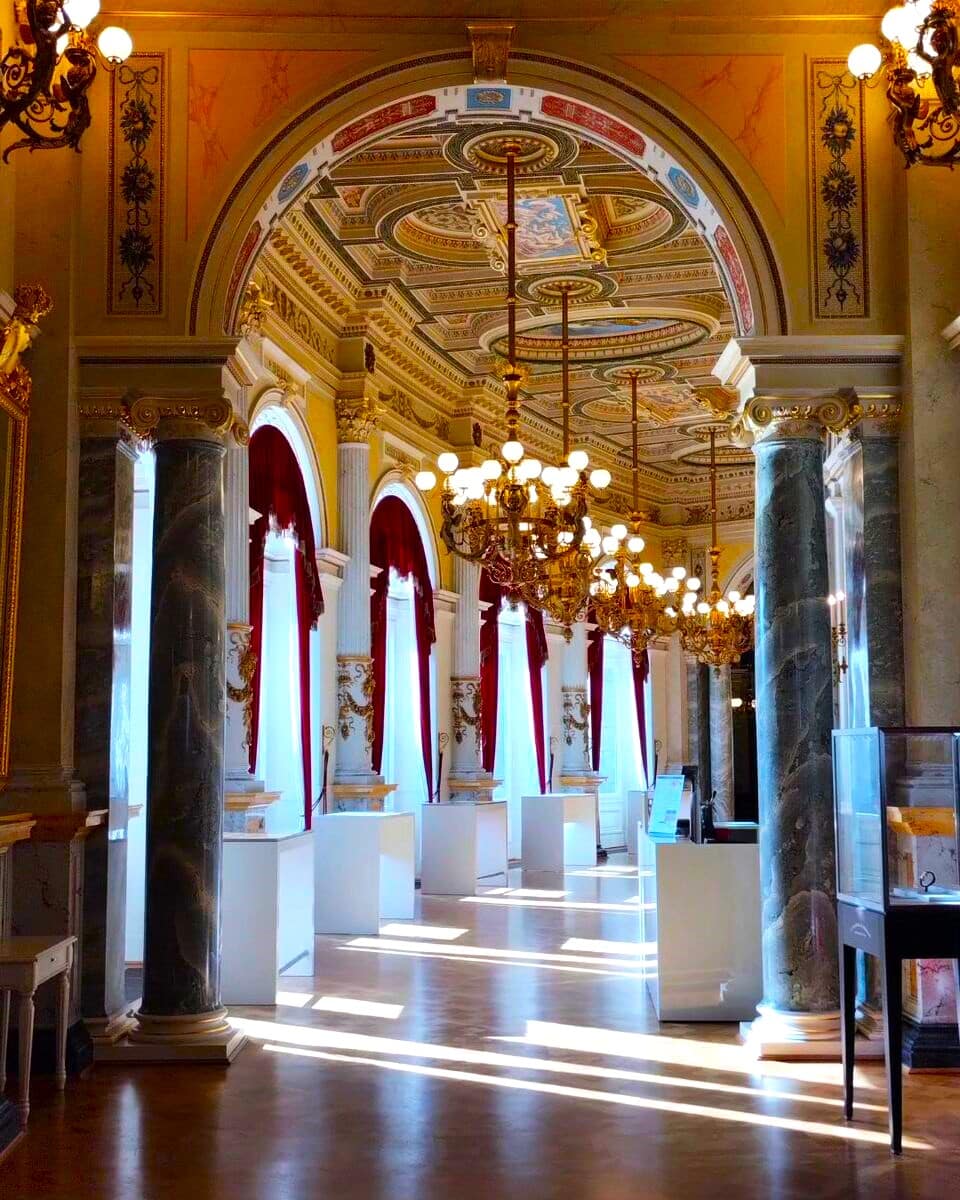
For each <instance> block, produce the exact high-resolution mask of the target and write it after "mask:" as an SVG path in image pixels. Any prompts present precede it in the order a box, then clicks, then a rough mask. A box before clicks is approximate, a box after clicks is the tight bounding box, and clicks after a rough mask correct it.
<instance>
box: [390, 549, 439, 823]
mask: <svg viewBox="0 0 960 1200" xmlns="http://www.w3.org/2000/svg"><path fill="white" fill-rule="evenodd" d="M386 671H387V675H386V696H385V700H384V713H383V722H384V738H383V761H382V763H381V768H380V769H381V771H382V773H383V776H384V778H385V779H386V780H387V782H388V783H395V784H396V785H397V786H396V791H394V792H393V793H391V796H390V807H391V808H392V810H393V811H394V812H412V813H413V814H414V816H415V818H416V822H417V834H418V836H417V845H418V846H419V844H420V838H419V827H420V809H421V806H422V805H424V804H426V803H427V801H428V799H429V797H428V796H427V774H426V771H425V769H424V765H423V749H422V746H421V744H420V734H419V730H420V673H419V657H418V654H417V632H416V621H415V617H414V609H413V584H412V583H411V582H410V580H409V579H400V578H399V577H398V575H397V572H396V570H395V569H394V568H393V567H391V568H390V584H389V587H388V590H387V667H386Z"/></svg>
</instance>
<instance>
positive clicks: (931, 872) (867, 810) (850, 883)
mask: <svg viewBox="0 0 960 1200" xmlns="http://www.w3.org/2000/svg"><path fill="white" fill-rule="evenodd" d="M958 754H960V730H955V729H837V730H834V734H833V791H834V806H835V814H836V834H837V895H838V899H839V900H841V901H845V902H846V903H848V904H854V905H857V906H858V907H863V908H870V909H874V910H875V911H879V912H889V911H890V910H891V909H899V908H901V907H903V906H909V905H949V904H952V903H953V904H960V877H958V872H957V848H958V824H960V786H958V778H960V775H958V771H960V758H958Z"/></svg>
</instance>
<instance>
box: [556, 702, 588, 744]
mask: <svg viewBox="0 0 960 1200" xmlns="http://www.w3.org/2000/svg"><path fill="white" fill-rule="evenodd" d="M562 696H563V716H562V718H561V724H562V726H563V740H564V742H566V744H567V745H568V746H572V745H573V743H574V741H575V740H576V738H577V736H578V735H579V736H580V738H581V740H582V741H583V752H584V755H587V754H589V753H590V703H589V701H588V700H587V689H586V688H583V687H564V688H563V689H562Z"/></svg>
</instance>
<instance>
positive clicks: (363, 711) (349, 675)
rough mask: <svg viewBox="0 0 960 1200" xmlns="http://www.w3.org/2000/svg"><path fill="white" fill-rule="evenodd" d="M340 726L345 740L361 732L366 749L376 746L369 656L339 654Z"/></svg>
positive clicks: (338, 701)
mask: <svg viewBox="0 0 960 1200" xmlns="http://www.w3.org/2000/svg"><path fill="white" fill-rule="evenodd" d="M355 718H356V720H357V721H359V725H358V724H356V723H355V720H354V719H355ZM337 725H338V728H339V733H340V737H341V739H342V740H343V741H344V742H346V741H349V740H351V739H352V738H353V737H354V736H355V734H356V733H358V732H362V734H363V738H364V741H365V743H366V747H367V750H368V751H369V750H370V748H371V747H372V746H373V661H372V659H370V658H369V657H368V656H367V655H361V654H338V655H337Z"/></svg>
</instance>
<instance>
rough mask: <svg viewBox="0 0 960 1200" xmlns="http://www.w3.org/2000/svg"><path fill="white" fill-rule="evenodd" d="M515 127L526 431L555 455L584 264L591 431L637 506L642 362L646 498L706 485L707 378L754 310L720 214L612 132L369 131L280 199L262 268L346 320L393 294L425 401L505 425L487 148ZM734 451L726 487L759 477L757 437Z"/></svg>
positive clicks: (741, 490) (576, 417) (584, 363)
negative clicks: (746, 306) (665, 180)
mask: <svg viewBox="0 0 960 1200" xmlns="http://www.w3.org/2000/svg"><path fill="white" fill-rule="evenodd" d="M506 132H513V133H520V135H521V136H522V138H523V140H524V147H525V154H526V159H525V160H522V163H521V166H522V170H521V178H520V180H519V182H518V224H519V230H518V260H519V273H520V284H519V289H518V290H519V296H520V299H519V306H518V327H519V338H518V345H519V351H520V356H521V358H522V359H523V360H524V361H525V362H526V364H527V365H528V367H529V370H530V377H529V383H528V386H527V387H526V390H525V407H524V421H525V425H526V430H527V438H528V440H529V441H530V442H531V444H532V445H534V446H536V447H537V448H538V449H539V450H540V452H541V453H550V452H551V451H552V454H553V456H554V457H556V456H557V454H558V451H559V442H560V419H561V405H560V336H559V333H560V327H559V313H558V309H557V305H556V291H555V284H556V282H557V280H559V279H562V278H567V279H572V280H574V281H575V282H576V284H577V286H578V288H579V291H578V293H577V294H576V295H575V297H574V299H573V300H572V302H571V311H570V315H571V379H570V384H571V396H572V402H573V403H572V430H573V439H574V443H575V444H576V445H583V446H586V447H587V448H588V449H589V450H590V451H591V456H592V457H593V458H595V459H597V460H598V461H603V462H604V463H606V464H608V465H610V466H611V467H612V468H613V469H614V471H615V477H616V479H617V482H618V485H619V487H620V488H621V489H622V491H621V497H620V502H619V507H623V506H624V503H625V491H626V484H627V478H628V475H629V461H630V460H629V456H630V425H629V393H628V383H627V374H626V373H627V370H628V369H629V368H638V367H639V368H640V369H641V371H642V376H641V384H640V409H641V429H640V455H641V460H642V463H643V469H642V488H643V493H644V494H643V501H644V503H645V505H647V506H648V507H650V508H655V507H656V506H657V505H660V504H664V503H667V502H670V501H676V502H679V503H683V502H684V501H685V500H690V501H692V500H694V499H696V500H698V501H700V500H702V498H703V495H704V481H705V476H704V471H705V467H706V458H705V438H706V434H705V433H704V429H705V428H706V422H707V420H708V416H707V414H706V413H705V411H704V407H703V406H702V405H701V404H700V403H698V399H697V389H698V388H700V387H704V386H710V385H712V384H715V380H714V379H713V377H712V375H711V368H712V366H713V364H714V363H715V361H716V359H717V357H718V356H719V354H720V352H721V350H722V349H723V347H724V346H725V345H726V343H727V341H728V340H729V339H730V337H732V336H734V335H735V334H736V333H737V325H738V314H736V313H735V312H734V311H733V309H732V307H731V299H730V293H729V290H728V287H727V286H725V283H724V280H723V279H722V278H721V275H720V272H719V270H718V265H717V258H716V254H715V252H714V251H713V250H712V249H711V246H710V245H709V243H708V242H707V240H706V237H705V235H704V231H703V225H702V222H699V223H698V222H696V221H693V220H691V218H690V215H689V214H688V212H687V211H686V210H685V207H684V204H683V203H681V202H680V201H679V200H678V198H677V196H676V195H675V194H672V193H671V192H669V191H668V190H667V189H666V188H664V187H663V186H662V185H661V184H660V183H659V182H658V181H657V180H655V179H654V178H651V177H650V176H649V175H647V174H644V173H642V172H641V171H640V170H638V169H637V167H636V166H634V165H632V164H631V163H630V162H628V161H625V159H624V158H622V157H620V156H618V155H617V154H616V153H614V152H613V151H612V150H611V149H610V148H608V147H607V146H605V145H603V144H601V143H599V142H598V141H596V140H594V139H592V138H589V137H587V136H585V135H582V134H579V133H574V132H571V131H570V130H560V129H558V128H556V127H554V126H552V125H551V124H550V123H547V122H539V121H536V120H525V121H524V122H523V124H522V125H518V124H517V123H516V122H511V121H509V120H508V121H505V122H496V121H492V120H491V119H490V116H489V114H488V115H487V116H486V118H485V119H484V120H483V122H482V124H480V123H471V122H469V121H465V120H463V119H460V120H457V121H451V120H437V121H435V122H432V123H430V122H427V123H423V124H420V125H418V126H417V127H416V128H415V129H405V130H404V131H402V132H399V133H395V134H393V135H392V136H383V137H382V138H380V139H378V140H374V141H367V142H365V143H363V144H362V145H361V148H360V149H358V150H357V151H356V152H355V153H352V154H349V155H346V156H343V157H341V158H339V159H338V161H337V162H336V163H335V164H334V165H333V166H332V167H331V168H330V169H329V170H328V171H325V172H322V173H321V174H320V175H318V176H317V177H316V179H315V180H313V181H312V182H311V184H310V186H308V187H307V188H306V189H305V190H304V191H303V192H301V194H300V195H299V197H298V198H297V200H296V202H295V203H293V204H290V205H289V206H288V207H287V208H286V210H285V211H283V212H282V213H281V214H280V215H279V216H278V219H277V220H276V221H275V222H274V224H273V228H272V232H271V234H270V236H269V238H268V240H267V242H266V245H265V246H264V248H263V250H262V251H261V253H260V255H259V258H258V260H257V274H258V276H259V278H260V279H261V280H262V281H263V283H264V285H265V286H266V287H267V289H268V291H269V290H270V289H271V288H272V287H281V288H287V289H288V290H290V289H299V290H300V291H301V294H304V289H305V291H306V293H309V294H310V295H311V296H312V298H313V299H314V300H315V301H316V307H315V310H314V311H315V312H317V313H318V314H322V315H323V317H324V319H325V320H326V321H327V322H328V324H329V328H330V330H331V333H332V335H333V336H335V337H336V336H341V335H343V333H344V332H346V331H347V326H348V325H349V324H350V321H351V319H353V320H355V318H356V313H357V310H358V304H359V305H360V307H361V308H362V307H363V305H364V304H367V305H373V304H374V303H375V302H376V301H377V300H383V299H384V298H385V297H389V301H390V309H391V318H390V321H389V322H387V324H386V325H382V326H381V330H386V331H387V332H386V336H384V337H383V339H382V340H383V343H384V344H383V345H381V347H380V349H381V350H383V351H384V359H383V361H384V362H385V364H386V363H390V362H393V363H395V364H398V363H400V362H401V360H403V362H404V363H405V365H406V378H407V379H408V380H409V379H410V377H411V373H410V369H409V368H410V363H411V361H413V360H417V361H418V363H419V367H420V369H419V371H414V372H413V374H414V376H415V377H417V378H419V380H420V385H419V386H417V387H416V389H415V393H414V394H415V396H416V400H417V403H418V404H419V405H420V406H421V407H423V406H426V407H427V408H428V409H433V410H435V412H436V414H437V415H438V416H442V417H451V418H452V417H456V416H464V415H469V416H471V417H473V418H474V419H476V420H479V421H480V422H481V424H482V426H483V437H484V444H493V443H496V442H498V441H499V440H500V439H501V437H502V426H501V424H500V417H501V413H500V407H501V405H500V399H499V396H500V393H499V391H498V389H497V387H495V386H490V378H491V375H492V374H493V371H494V368H495V367H496V364H497V362H498V361H499V360H500V359H501V356H502V354H503V352H504V349H505V333H506V308H505V303H504V300H505V278H504V255H505V234H504V228H503V220H504V214H505V193H504V185H503V180H502V178H499V177H497V175H496V174H492V173H491V171H490V170H489V169H488V166H487V162H486V160H485V154H486V150H487V149H488V148H489V146H490V145H491V144H492V143H493V142H495V141H496V139H497V138H501V139H502V137H503V136H504V134H505V133H506ZM688 182H689V183H690V186H691V187H694V188H695V185H694V184H693V183H692V181H688ZM552 285H554V286H552ZM739 316H740V324H741V325H742V323H743V317H742V313H741V314H739ZM398 370H399V367H398ZM421 428H423V426H422V424H421ZM718 457H719V461H720V464H721V468H722V483H721V491H722V494H723V495H724V496H725V497H726V498H727V499H728V500H730V499H732V500H733V501H736V500H737V499H738V498H739V499H745V498H746V497H748V496H749V494H750V492H751V491H752V463H751V462H750V459H749V456H748V455H747V456H745V455H744V453H743V451H739V450H736V449H734V448H732V447H725V446H721V448H720V453H719V456H718ZM742 508H743V505H741V510H742Z"/></svg>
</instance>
